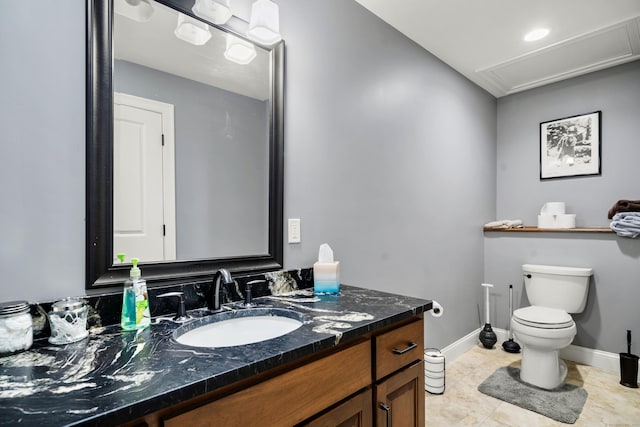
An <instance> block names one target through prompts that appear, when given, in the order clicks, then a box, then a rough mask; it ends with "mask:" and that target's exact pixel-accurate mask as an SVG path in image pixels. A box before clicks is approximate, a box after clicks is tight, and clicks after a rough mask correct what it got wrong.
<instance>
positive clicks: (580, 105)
mask: <svg viewBox="0 0 640 427" xmlns="http://www.w3.org/2000/svg"><path fill="white" fill-rule="evenodd" d="M596 110H601V111H602V175H601V176H593V177H578V178H566V179H558V180H549V181H540V179H539V169H538V168H539V154H538V153H539V151H538V150H539V143H538V138H539V131H538V128H539V123H540V122H543V121H548V120H552V119H555V118H561V117H567V116H571V115H575V114H582V113H588V112H591V111H596ZM639 118H640V61H636V62H632V63H629V64H626V65H621V66H618V67H615V68H612V69H608V70H604V71H600V72H597V73H592V74H589V75H586V76H582V77H579V78H574V79H571V80H567V81H564V82H560V83H556V84H553V85H549V86H546V87H543V88H539V89H534V90H531V91H527V92H523V93H520V94H515V95H512V96H508V97H505V98H500V99H499V101H498V152H497V159H498V171H497V177H498V180H497V190H498V191H497V217H498V218H522V219H523V220H524V222H525V223H526V224H536V222H537V213H538V212H539V211H540V207H541V206H542V205H543V204H544V202H547V201H564V202H566V204H567V212H569V213H575V214H576V215H577V219H576V223H577V225H579V226H590V225H592V226H593V225H600V226H602V225H608V224H609V221H608V219H607V211H608V210H609V208H610V207H611V206H612V205H613V204H614V203H615V202H616V201H617V200H619V199H629V198H630V199H640V188H639V186H638V179H637V171H638V164H637V163H638V159H640V143H638V135H640V119H639ZM639 260H640V242H638V241H637V240H635V239H626V238H622V237H617V236H616V235H615V234H611V235H594V234H570V235H569V234H560V233H545V234H535V235H525V234H504V233H500V234H496V233H486V237H485V278H486V280H487V281H488V282H490V283H494V284H496V286H497V288H496V291H495V292H494V296H493V300H494V302H495V304H494V306H495V307H494V313H495V316H496V322H495V324H496V325H497V326H498V327H501V328H506V327H507V325H508V297H507V286H508V284H509V283H512V284H513V285H514V287H515V289H516V301H517V303H516V307H518V306H520V305H524V304H528V303H527V300H526V295H523V292H522V287H523V281H522V271H521V265H522V264H524V263H535V264H550V265H567V266H586V267H591V268H593V269H594V276H593V278H592V280H591V285H590V291H589V297H588V298H589V299H588V304H587V308H586V310H585V311H584V312H583V313H581V314H576V315H574V319H575V320H576V323H577V327H578V334H577V336H576V339H575V341H574V344H576V345H579V346H584V347H588V348H595V349H599V350H604V351H609V352H614V353H617V352H620V351H623V350H624V349H625V331H626V329H634V330H638V329H640V310H638V301H640V279H639V278H638V277H639V276H638V271H639V269H640V262H639ZM637 342H638V340H636V344H634V349H635V352H636V353H637V352H638V351H639V350H640V346H639V345H638V344H637Z"/></svg>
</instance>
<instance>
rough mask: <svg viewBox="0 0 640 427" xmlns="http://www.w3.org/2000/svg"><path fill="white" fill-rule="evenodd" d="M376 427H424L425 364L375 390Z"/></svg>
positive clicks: (389, 379)
mask: <svg viewBox="0 0 640 427" xmlns="http://www.w3.org/2000/svg"><path fill="white" fill-rule="evenodd" d="M375 398H376V400H375V405H376V426H378V427H391V426H393V427H417V426H420V427H423V426H424V367H423V362H422V361H421V360H419V361H417V362H415V363H414V364H412V365H410V366H409V367H407V368H405V369H403V370H401V371H399V372H398V373H396V374H395V375H392V376H390V377H389V378H387V379H386V380H384V381H382V382H381V383H380V384H378V385H376V386H375Z"/></svg>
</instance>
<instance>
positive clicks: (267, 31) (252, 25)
mask: <svg viewBox="0 0 640 427" xmlns="http://www.w3.org/2000/svg"><path fill="white" fill-rule="evenodd" d="M247 35H248V36H249V38H250V39H252V40H255V41H257V42H258V43H262V44H265V45H272V44H275V43H277V42H279V41H280V40H281V39H282V36H281V35H280V12H279V8H278V5H277V4H275V3H274V2H272V1H270V0H256V1H255V2H253V4H252V5H251V18H250V20H249V31H248V32H247Z"/></svg>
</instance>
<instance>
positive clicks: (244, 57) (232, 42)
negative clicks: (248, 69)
mask: <svg viewBox="0 0 640 427" xmlns="http://www.w3.org/2000/svg"><path fill="white" fill-rule="evenodd" d="M256 55H257V54H256V47H255V46H254V45H253V44H252V43H250V42H248V41H246V40H242V39H241V38H240V37H236V36H234V35H232V34H227V50H225V51H224V57H225V58H227V59H228V60H229V61H232V62H235V63H237V64H241V65H246V64H248V63H250V62H251V61H253V59H254V58H255V57H256Z"/></svg>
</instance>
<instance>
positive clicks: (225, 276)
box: [211, 268, 233, 311]
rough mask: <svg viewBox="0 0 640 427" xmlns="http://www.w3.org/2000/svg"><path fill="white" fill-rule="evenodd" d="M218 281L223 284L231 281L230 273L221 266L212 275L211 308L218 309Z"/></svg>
mask: <svg viewBox="0 0 640 427" xmlns="http://www.w3.org/2000/svg"><path fill="white" fill-rule="evenodd" d="M220 282H222V283H223V284H225V285H229V284H231V283H233V279H232V278H231V274H230V273H229V271H228V270H227V269H225V268H221V269H219V270H218V271H216V274H214V275H213V283H212V284H213V304H212V307H211V309H212V310H214V311H215V310H220Z"/></svg>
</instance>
